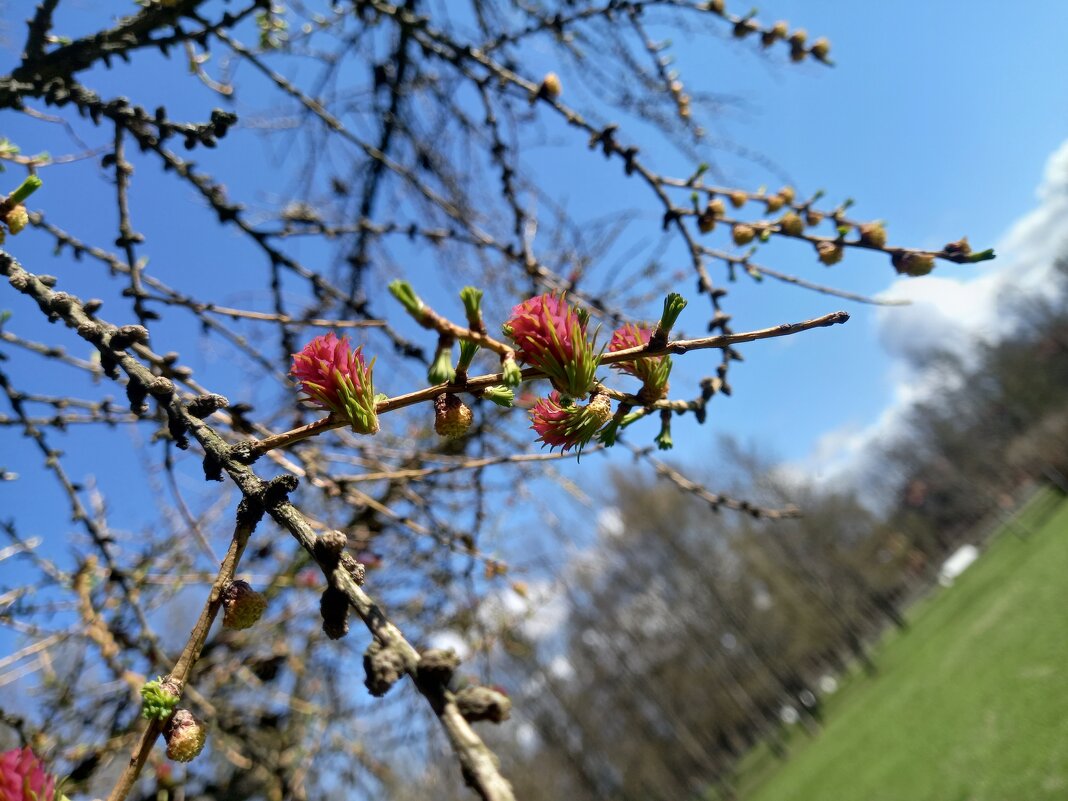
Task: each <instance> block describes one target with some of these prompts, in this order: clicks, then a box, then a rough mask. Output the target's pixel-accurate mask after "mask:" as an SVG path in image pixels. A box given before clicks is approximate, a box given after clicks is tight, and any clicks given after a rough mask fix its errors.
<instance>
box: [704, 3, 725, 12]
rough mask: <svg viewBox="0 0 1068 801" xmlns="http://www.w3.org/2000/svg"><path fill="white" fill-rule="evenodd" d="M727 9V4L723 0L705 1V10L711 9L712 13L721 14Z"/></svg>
mask: <svg viewBox="0 0 1068 801" xmlns="http://www.w3.org/2000/svg"><path fill="white" fill-rule="evenodd" d="M726 9H727V4H726V3H725V2H724V0H708V2H707V3H705V11H711V12H712V13H713V14H722V13H723V12H724V11H725V10H726Z"/></svg>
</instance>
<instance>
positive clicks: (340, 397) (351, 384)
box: [289, 332, 378, 434]
mask: <svg viewBox="0 0 1068 801" xmlns="http://www.w3.org/2000/svg"><path fill="white" fill-rule="evenodd" d="M362 350H363V346H362V345H361V346H360V347H358V348H356V350H352V347H351V345H350V344H349V340H348V337H341V338H340V339H339V338H338V337H337V336H335V335H334V334H333V332H331V333H329V334H325V335H323V336H318V337H316V338H315V339H313V340H312V341H311V342H309V343H308V344H307V345H305V346H304V350H302V351H301V352H300V353H294V354H293V366H292V368H291V369H290V371H289V372H290V375H292V376H293V377H294V378H296V379H297V381H299V382H300V388H301V390H303V391H304V393H305V395H306V396H307V400H308V401H309V402H311V403H312V404H314V405H315V406H318V407H319V408H321V409H327V410H328V411H330V412H332V413H333V414H334V415H336V416H338V417H340V418H341V419H343V420H346V421H348V423H349V425H351V426H352V429H353V431H355V432H357V433H358V434H375V433H377V432H378V415H377V414H376V413H375V403H376V401H375V390H374V382H373V380H372V370H373V368H374V361H373V360H372V361H371V364H367V365H365V364H364V360H363V353H362Z"/></svg>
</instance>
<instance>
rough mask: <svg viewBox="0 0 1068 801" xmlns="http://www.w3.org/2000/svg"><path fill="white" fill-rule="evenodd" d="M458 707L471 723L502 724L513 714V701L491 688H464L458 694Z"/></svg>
mask: <svg viewBox="0 0 1068 801" xmlns="http://www.w3.org/2000/svg"><path fill="white" fill-rule="evenodd" d="M456 706H457V708H458V709H459V710H460V714H461V715H463V716H464V719H465V720H467V721H469V722H471V723H474V722H476V721H479V720H488V721H491V722H493V723H501V722H502V721H505V720H508V716H509V715H511V713H512V701H511V699H510V698H509V697H508V696H507V695H505V694H504V693H502V692H500V691H499V690H495V689H493V688H490V687H477V686H475V687H464V689H462V690H460V692H458V693H456Z"/></svg>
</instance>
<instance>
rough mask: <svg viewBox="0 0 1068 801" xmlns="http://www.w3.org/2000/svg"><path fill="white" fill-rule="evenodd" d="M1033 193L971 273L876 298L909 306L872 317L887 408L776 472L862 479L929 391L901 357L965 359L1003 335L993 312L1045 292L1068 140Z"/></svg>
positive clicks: (1062, 200)
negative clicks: (886, 357) (919, 351)
mask: <svg viewBox="0 0 1068 801" xmlns="http://www.w3.org/2000/svg"><path fill="white" fill-rule="evenodd" d="M1036 194H1037V200H1038V204H1037V205H1036V207H1035V208H1034V209H1032V210H1031V211H1030V212H1028V213H1027V214H1025V215H1024V216H1022V217H1021V218H1019V219H1018V220H1016V221H1015V222H1014V223H1013V224H1012V225H1011V226H1010V227H1009V229H1008V231H1007V232H1006V233H1005V234H1004V235H1003V236H1002V237H1001V240H1000V241H999V242H998V243H997V245H996V246H995V250H996V251H997V254H998V258H997V259H996V260H995V261H993V262H985V263H983V264H981V265H977V266H976V267H965V268H962V269H967V270H969V271H970V272H969V273H968V274H967V275H965V276H962V277H959V278H958V277H954V276H953V273H952V272H951V271H952V269H953V268H952V266H948V267H947V266H943V267H942V268H941V272H940V273H935V274H933V275H931V276H927V277H925V278H920V279H916V278H901V279H898V280H896V281H895V282H894V283H893V284H892V285H891V286H890V287H889V288H888V289H887V290H886V291H885V292H884V293H882V296H883V297H887V298H903V299H907V300H910V301H912V305H911V306H905V307H884V308H881V309H880V310H879V313H878V315H877V318H876V323H877V325H878V327H879V335H880V339H881V340H882V342H883V343H884V345H885V346H886V347H887V349H888V350H889V351H890V353H891V355H892V356H894V357H895V358H894V360H893V361H892V363H891V365H890V367H889V377H890V379H891V382H892V386H893V389H892V392H891V397H892V399H891V401H890V403H889V405H888V406H886V407H885V408H884V410H883V411H882V412H881V413H880V415H879V417H878V418H876V419H875V420H874V421H872V422H871V423H869V424H868V425H865V426H857V425H855V424H853V425H849V426H845V427H842V428H838V429H835V430H833V431H830V432H828V433H826V434H824V435H823V436H822V437H821V438H820V439H819V441H818V442H817V444H816V446H815V448H814V450H813V453H812V454H811V455H810V456H809V457H808V459H806V460H805V462H804V463H803V464H800V465H788V466H785V467H784V468H782V473H783V475H784V476H790V475H804V476H808V477H815V478H816V479H817V480H825V481H826V480H835V479H842V478H844V477H846V476H849V475H856V476H860V475H862V474H863V471H862V470H858V469H857V468H858V467H860V466H862V465H863V460H864V455H865V454H866V453H870V452H871V451H872V448H873V446H876V445H878V443H879V442H881V441H883V440H885V439H886V438H888V437H891V436H893V434H894V432H895V431H896V430H897V429H898V427H899V426H900V425H902V424H903V422H904V418H905V414H906V412H907V410H908V408H909V406H910V405H911V404H912V403H914V402H915V401H916V400H918V399H920V398H922V397H924V396H925V395H926V394H928V393H929V392H930V391H931V389H932V387H933V386H934V382H933V380H932V377H931V376H926V375H924V374H923V373H922V372H920V371H918V370H917V369H916V368H915V367H913V366H912V364H911V363H910V362H909V361H908V360H907V359H906V358H905V357H906V355H907V354H908V353H909V351H910V349H911V348H915V347H916V343H929V342H938V343H940V344H941V345H943V346H945V347H947V348H950V349H952V350H955V351H956V352H957V353H958V354H960V355H962V356H967V354H968V353H969V352H971V351H972V349H973V348H974V346H975V344H976V343H977V342H978V341H981V340H984V339H990V338H996V337H998V336H1001V335H1003V334H1005V333H1006V331H1007V323H1006V321H1005V318H1004V317H1003V316H1002V315H1001V314H1000V313H999V311H1000V306H1001V304H1002V303H1003V302H1004V301H1005V300H1006V299H1007V298H1008V297H1009V296H1011V295H1013V294H1025V295H1033V294H1039V293H1043V292H1045V291H1047V290H1048V289H1049V287H1050V282H1049V281H1048V280H1047V279H1048V276H1049V271H1050V269H1051V267H1052V265H1053V262H1054V260H1055V259H1056V257H1057V256H1059V255H1060V254H1061V253H1063V252H1064V249H1065V247H1066V245H1068V224H1066V221H1068V140H1066V141H1065V142H1063V143H1062V144H1061V146H1060V147H1059V148H1057V150H1055V151H1054V152H1053V154H1052V155H1051V156H1050V158H1049V160H1048V161H1047V162H1046V169H1045V172H1044V174H1043V179H1042V182H1041V183H1040V185H1039V187H1038V190H1037V192H1036Z"/></svg>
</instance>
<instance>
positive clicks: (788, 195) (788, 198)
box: [778, 186, 797, 205]
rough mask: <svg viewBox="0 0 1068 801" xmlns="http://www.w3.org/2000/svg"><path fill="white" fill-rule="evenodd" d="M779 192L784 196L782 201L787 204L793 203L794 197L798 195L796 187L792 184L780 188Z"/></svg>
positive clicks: (780, 195)
mask: <svg viewBox="0 0 1068 801" xmlns="http://www.w3.org/2000/svg"><path fill="white" fill-rule="evenodd" d="M778 194H779V197H781V198H782V202H783V203H785V204H787V205H790V204H791V203H793V202H794V199H795V198H796V197H797V192H795V191H794V188H793V187H792V186H784V187H783V188H782V189H780V190H779V192H778Z"/></svg>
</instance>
